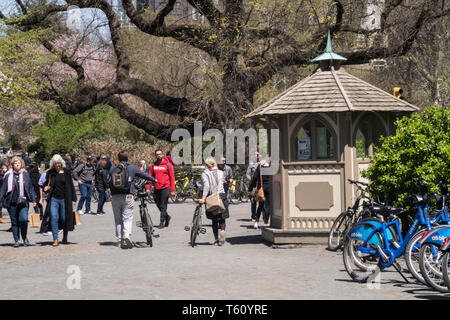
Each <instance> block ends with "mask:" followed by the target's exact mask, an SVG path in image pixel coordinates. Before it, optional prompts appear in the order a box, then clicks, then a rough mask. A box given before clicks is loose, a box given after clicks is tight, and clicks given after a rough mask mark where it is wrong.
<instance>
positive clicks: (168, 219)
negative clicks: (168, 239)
mask: <svg viewBox="0 0 450 320" xmlns="http://www.w3.org/2000/svg"><path fill="white" fill-rule="evenodd" d="M170 219H171V217H170V216H169V215H167V217H166V224H165V227H168V226H169V221H170Z"/></svg>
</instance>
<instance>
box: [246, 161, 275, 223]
mask: <svg viewBox="0 0 450 320" xmlns="http://www.w3.org/2000/svg"><path fill="white" fill-rule="evenodd" d="M261 165H262V166H263V167H269V166H270V165H269V163H268V162H267V161H262V162H261V164H260V165H259V166H258V167H257V168H256V170H255V172H254V174H253V177H252V181H251V182H250V186H249V187H248V191H249V192H254V188H256V190H258V189H259V188H261V180H262V188H263V190H264V198H265V201H264V217H263V219H264V223H266V224H267V223H268V222H269V217H270V191H271V189H272V176H271V175H265V174H262V175H261ZM263 172H264V170H263ZM260 215H261V210H258V211H257V212H256V223H255V225H256V226H257V223H258V221H259V218H260Z"/></svg>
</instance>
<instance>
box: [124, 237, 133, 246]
mask: <svg viewBox="0 0 450 320" xmlns="http://www.w3.org/2000/svg"><path fill="white" fill-rule="evenodd" d="M123 240H124V241H125V244H126V245H127V247H128V249H133V242H132V241H131V239H130V238H129V237H126V238H124V239H123Z"/></svg>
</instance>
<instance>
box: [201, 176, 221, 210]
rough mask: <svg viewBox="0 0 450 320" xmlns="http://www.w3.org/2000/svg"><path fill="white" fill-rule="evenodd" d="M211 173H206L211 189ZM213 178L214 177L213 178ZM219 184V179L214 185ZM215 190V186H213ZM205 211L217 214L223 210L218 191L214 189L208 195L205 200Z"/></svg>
mask: <svg viewBox="0 0 450 320" xmlns="http://www.w3.org/2000/svg"><path fill="white" fill-rule="evenodd" d="M211 176H212V174H211V175H209V174H208V178H210V179H209V180H210V188H211V189H212V179H211ZM214 180H215V179H214ZM218 184H219V181H216V186H217V185H218ZM215 189H216V190H217V187H216V188H215ZM205 204H206V211H207V212H209V213H211V214H213V215H218V214H221V213H222V212H224V211H225V205H224V204H223V201H222V198H221V197H220V195H219V193H218V192H217V191H216V192H214V193H212V194H211V195H209V196H208V197H207V198H206V200H205Z"/></svg>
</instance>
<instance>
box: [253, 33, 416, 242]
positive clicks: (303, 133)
mask: <svg viewBox="0 0 450 320" xmlns="http://www.w3.org/2000/svg"><path fill="white" fill-rule="evenodd" d="M343 60H346V58H344V57H342V56H340V55H337V54H335V53H333V51H332V48H331V40H330V34H329V33H328V43H327V48H326V51H325V53H323V54H322V55H320V56H319V57H317V58H315V59H313V60H312V62H318V63H319V68H318V69H317V70H316V71H315V72H314V73H313V74H312V75H311V76H309V77H308V78H306V79H303V80H302V81H300V82H298V83H297V84H295V85H294V86H292V87H291V88H289V89H287V90H286V91H284V92H283V93H281V94H279V95H278V96H276V97H274V98H272V99H271V100H269V101H268V102H266V103H265V104H263V105H262V106H260V107H258V108H257V109H255V110H254V111H253V112H251V113H250V114H249V115H247V117H251V118H253V119H254V120H255V121H258V120H259V119H261V120H264V122H265V123H269V124H270V127H271V128H278V129H279V130H280V132H279V133H280V135H279V139H280V141H278V142H276V141H271V143H279V148H280V169H279V172H278V173H277V174H276V175H274V176H273V179H272V180H273V184H272V201H271V206H272V208H271V209H272V210H271V212H272V218H271V224H270V227H268V228H263V230H262V234H263V238H264V239H265V240H267V241H269V242H272V243H277V244H282V243H308V242H311V243H317V242H323V241H326V237H327V235H328V233H329V230H330V228H331V225H332V224H333V222H334V219H335V218H336V217H337V216H338V215H339V214H340V213H341V212H342V211H343V210H345V209H346V208H347V207H348V206H351V205H352V204H353V202H354V197H355V194H354V190H353V187H352V185H350V184H349V183H347V182H346V181H347V179H361V178H360V170H362V169H365V168H367V167H368V165H369V159H368V157H369V156H370V155H372V154H373V145H374V144H376V142H377V140H378V139H379V137H380V136H381V135H383V136H387V135H390V134H393V133H394V130H395V128H394V120H395V118H396V117H399V116H402V115H404V114H409V113H411V112H415V111H418V110H419V108H418V107H416V106H413V105H412V104H410V103H408V102H406V101H404V100H401V99H398V98H396V97H394V96H393V95H391V94H388V93H386V92H385V91H383V90H381V89H379V88H377V87H375V86H373V85H371V84H369V83H367V82H365V81H362V80H361V79H358V78H357V77H355V76H353V75H351V74H349V73H347V72H346V71H345V70H344V69H343V68H342V67H340V61H343ZM268 129H270V128H268Z"/></svg>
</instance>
